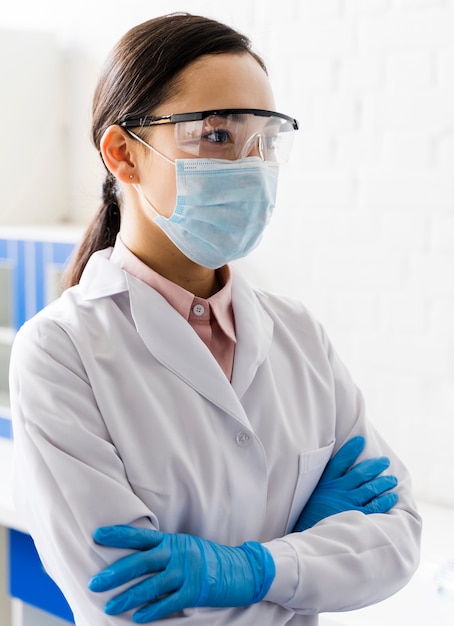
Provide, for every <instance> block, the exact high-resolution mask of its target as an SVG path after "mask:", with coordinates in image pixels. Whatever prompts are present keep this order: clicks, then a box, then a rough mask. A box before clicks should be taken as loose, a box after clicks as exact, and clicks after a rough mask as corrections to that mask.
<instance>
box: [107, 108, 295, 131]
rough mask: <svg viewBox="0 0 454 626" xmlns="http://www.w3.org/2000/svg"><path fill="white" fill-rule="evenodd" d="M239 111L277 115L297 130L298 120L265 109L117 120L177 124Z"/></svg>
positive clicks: (132, 123)
mask: <svg viewBox="0 0 454 626" xmlns="http://www.w3.org/2000/svg"><path fill="white" fill-rule="evenodd" d="M240 113H249V114H251V115H257V116H259V117H279V118H281V119H283V120H285V121H286V122H289V123H290V124H291V125H292V127H293V129H294V130H298V128H299V124H298V121H297V120H296V119H295V118H293V117H289V116H288V115H284V114H283V113H276V111H267V110H266V109H214V110H212V111H197V112H195V113H171V114H170V115H149V116H146V117H134V118H131V119H124V120H123V121H121V122H119V125H120V126H122V127H123V128H137V127H139V126H158V125H160V124H178V122H197V121H200V120H204V119H206V118H207V117H210V116H211V115H219V116H220V117H226V116H228V115H235V114H240Z"/></svg>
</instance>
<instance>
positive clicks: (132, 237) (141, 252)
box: [120, 222, 222, 299]
mask: <svg viewBox="0 0 454 626" xmlns="http://www.w3.org/2000/svg"><path fill="white" fill-rule="evenodd" d="M150 226H151V228H150ZM142 233H143V231H142ZM147 235H148V236H147V237H144V236H143V234H142V236H141V237H138V236H136V234H135V233H134V232H132V233H131V232H130V231H129V229H128V228H127V226H126V224H124V223H123V222H122V227H121V229H120V236H121V239H122V241H123V243H124V244H125V246H127V247H128V248H129V250H131V252H132V253H133V254H135V255H136V257H137V258H138V259H140V260H141V261H142V263H145V264H146V265H148V267H151V269H153V270H154V271H155V272H157V273H158V274H161V276H164V278H167V280H170V281H172V282H173V283H175V284H176V285H178V286H179V287H183V289H186V291H189V292H190V293H193V294H194V295H195V296H198V297H199V298H204V299H207V298H209V297H210V296H212V295H213V294H215V293H217V292H218V291H219V290H220V289H221V288H222V284H220V281H219V280H218V277H217V274H216V270H212V269H209V268H207V267H203V266H201V265H197V263H194V262H193V261H191V260H190V259H188V258H187V257H186V256H185V255H184V254H183V253H182V252H181V251H180V250H179V249H178V248H177V247H176V246H175V245H174V244H173V243H172V242H171V241H170V239H169V238H168V237H167V235H166V234H165V233H164V232H163V231H162V230H161V229H160V228H159V226H157V225H156V224H151V225H149V228H148V233H147Z"/></svg>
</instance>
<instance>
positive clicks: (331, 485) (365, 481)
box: [293, 437, 398, 532]
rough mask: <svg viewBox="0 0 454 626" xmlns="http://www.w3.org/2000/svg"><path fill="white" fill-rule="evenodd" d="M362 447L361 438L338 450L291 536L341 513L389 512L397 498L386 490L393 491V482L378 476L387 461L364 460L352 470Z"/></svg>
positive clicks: (384, 459) (356, 438)
mask: <svg viewBox="0 0 454 626" xmlns="http://www.w3.org/2000/svg"><path fill="white" fill-rule="evenodd" d="M365 445H366V440H365V439H364V437H353V439H350V440H349V441H347V443H345V444H344V445H343V446H342V447H341V448H339V450H338V451H337V453H336V454H335V455H334V456H333V458H332V459H331V460H330V461H329V462H328V464H327V466H326V468H325V471H324V472H323V474H322V476H321V478H320V480H319V482H318V484H317V486H316V488H315V490H314V491H313V493H312V495H311V497H310V498H309V500H308V502H307V504H306V506H305V507H304V509H303V511H302V512H301V515H300V516H299V518H298V521H297V522H296V524H295V527H294V529H293V532H297V531H301V530H307V529H308V528H312V526H314V525H315V524H316V523H317V522H319V521H320V520H322V519H324V518H325V517H329V516H330V515H335V514H336V513H342V512H343V511H362V512H363V513H366V514H369V513H387V512H388V511H389V510H390V509H392V507H393V506H394V505H395V504H396V502H397V500H398V496H397V494H396V493H394V492H392V491H391V492H390V491H389V490H391V489H394V487H396V485H397V482H398V481H397V478H396V477H395V476H380V474H381V473H382V472H383V471H384V470H386V469H387V468H388V467H389V465H390V461H389V459H388V458H387V457H378V458H375V459H368V460H367V461H362V462H361V463H358V464H357V465H355V466H354V467H352V465H353V463H354V462H355V461H356V459H357V458H358V456H359V455H360V454H361V452H362V451H363V450H364V446H365ZM386 492H388V493H386Z"/></svg>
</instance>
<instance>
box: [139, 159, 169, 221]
mask: <svg viewBox="0 0 454 626" xmlns="http://www.w3.org/2000/svg"><path fill="white" fill-rule="evenodd" d="M156 161H157V159H155V161H154V163H153V165H152V166H151V168H150V173H149V175H148V176H147V180H146V182H145V181H144V183H143V190H144V192H145V194H146V196H147V198H148V200H149V201H150V202H151V204H152V205H153V206H154V207H155V209H156V210H157V211H158V213H160V214H161V215H163V216H164V217H170V216H171V215H172V213H173V210H174V209H175V202H176V195H177V186H176V177H175V167H174V166H173V165H171V164H170V163H166V162H164V163H162V164H161V163H157V162H156Z"/></svg>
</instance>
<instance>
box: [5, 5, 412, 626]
mask: <svg viewBox="0 0 454 626" xmlns="http://www.w3.org/2000/svg"><path fill="white" fill-rule="evenodd" d="M297 127H298V124H297V122H296V120H294V119H293V118H291V117H288V116H287V115H283V114H281V113H277V112H275V103H274V99H273V94H272V90H271V87H270V84H269V81H268V77H267V73H266V70H265V67H264V65H263V62H262V61H261V59H260V58H259V57H258V56H257V55H256V54H255V53H253V52H252V51H251V48H250V42H249V41H248V40H247V39H246V38H245V37H244V36H242V35H240V34H238V33H237V32H235V31H233V30H232V29H231V28H229V27H227V26H225V25H223V24H220V23H218V22H216V21H213V20H209V19H206V18H202V17H196V16H192V15H188V14H175V15H170V16H165V17H162V18H158V19H154V20H151V21H148V22H146V23H144V24H141V25H139V26H137V27H135V28H133V29H132V30H131V31H129V32H128V33H127V34H126V35H125V36H124V37H123V38H122V39H121V40H120V42H119V43H118V45H117V46H116V48H115V49H114V50H113V52H112V54H111V56H110V58H109V60H108V62H107V64H106V65H105V68H104V71H103V74H102V76H101V78H100V81H99V83H98V86H97V89H96V92H95V97H94V104H93V140H94V143H95V146H96V147H97V149H98V150H99V152H100V155H101V157H102V160H103V162H104V164H105V166H106V170H107V174H106V180H105V183H104V187H103V194H104V198H103V204H102V206H101V209H100V212H99V214H98V215H97V217H96V218H95V220H94V222H93V224H92V225H91V226H90V228H89V230H88V232H87V234H86V236H85V238H84V240H83V242H82V244H81V246H80V248H79V251H78V253H77V255H76V257H75V259H74V262H73V264H72V267H71V273H70V276H69V282H70V286H71V287H70V288H69V289H67V290H66V291H65V292H64V293H63V295H62V296H61V298H59V299H58V300H57V301H56V302H54V303H53V304H51V305H50V306H49V307H47V308H46V309H45V310H43V311H42V312H41V313H39V314H38V315H37V316H36V317H34V318H33V319H32V320H30V321H29V322H27V323H26V324H25V325H24V326H23V328H22V329H21V330H20V332H19V333H18V335H17V338H16V341H15V344H14V348H13V353H12V359H11V396H12V413H13V427H14V440H15V450H16V453H15V472H14V483H15V493H16V504H17V508H18V510H19V511H20V513H21V514H22V515H23V517H24V520H26V523H27V526H28V528H29V530H30V533H31V534H32V536H33V538H34V540H35V542H36V545H37V548H38V551H39V553H40V556H41V558H42V561H43V564H44V566H45V568H46V569H47V571H48V572H49V574H50V575H51V576H52V577H53V578H54V579H55V581H56V582H57V584H58V585H59V586H60V588H61V589H62V591H63V593H64V594H65V596H66V598H67V600H68V602H69V604H70V606H71V608H72V610H73V612H74V616H75V620H76V623H77V625H78V626H114V625H115V626H116V625H120V624H123V625H126V624H131V623H132V621H135V622H139V623H141V622H151V621H156V620H158V621H162V623H164V620H165V623H166V624H168V625H169V626H170V625H171V624H182V623H184V624H188V625H190V624H194V625H197V626H203V625H207V626H208V625H210V626H214V625H215V624H216V625H217V626H221V625H227V624H236V625H238V626H240V625H241V626H246V625H248V626H252V625H254V626H256V625H260V626H283V625H284V624H288V625H290V624H291V625H294V626H297V625H299V626H308V625H314V624H317V623H318V617H317V615H318V614H319V613H320V612H324V611H345V610H350V609H354V608H357V607H362V606H365V605H367V604H371V603H374V602H377V601H379V600H381V599H383V598H385V597H387V596H389V595H390V594H392V593H394V592H395V591H397V590H398V589H399V588H401V587H402V586H403V585H404V584H405V583H406V582H407V581H408V580H409V578H410V576H411V575H412V573H413V572H414V570H415V567H416V565H417V561H418V546H419V533H420V520H419V517H418V515H417V513H416V511H415V507H414V503H413V500H412V496H411V493H410V481H409V477H408V474H407V471H406V469H405V468H404V467H403V465H402V463H401V462H400V460H399V459H398V458H397V457H396V455H395V454H394V453H393V452H392V451H391V450H390V449H389V447H388V446H387V445H386V443H385V442H384V441H383V440H382V439H381V437H380V436H379V435H378V434H377V433H376V432H375V430H374V429H373V427H372V426H371V424H370V423H369V422H368V421H367V419H366V416H365V410H364V404H363V399H362V396H361V394H360V392H359V391H358V389H357V388H356V386H355V385H354V383H353V382H352V380H351V378H350V376H349V374H348V372H347V371H346V369H345V367H344V366H343V364H342V363H341V361H340V360H339V358H338V356H337V355H336V353H335V351H334V350H333V348H332V346H331V344H330V342H329V339H328V338H327V336H326V334H325V332H324V331H323V329H322V328H321V327H320V325H319V324H318V323H317V321H315V320H314V319H313V318H312V317H311V315H310V314H309V313H308V311H307V310H306V308H305V307H304V306H303V305H302V304H300V303H298V302H294V301H292V300H291V299H287V298H282V297H277V296H275V295H272V294H270V293H266V292H264V291H259V290H256V289H253V288H252V287H251V286H250V285H249V284H248V283H247V282H246V280H245V279H244V278H243V277H242V276H241V275H240V274H239V273H238V271H237V270H235V269H234V268H233V267H231V266H230V265H229V263H230V262H231V261H233V260H234V259H237V258H239V257H243V256H245V255H247V254H248V252H249V251H250V250H252V249H253V248H254V247H255V246H256V245H257V243H258V242H259V240H260V238H261V236H262V232H263V230H264V228H265V226H266V224H267V223H268V221H269V219H270V215H271V212H272V210H273V207H274V202H275V196H276V183H277V178H278V168H279V163H281V162H284V161H285V160H286V159H287V158H288V155H289V149H290V146H291V140H292V136H293V134H294V132H295V130H296V129H297ZM363 448H364V450H363ZM361 455H362V459H361V460H360V461H359V462H358V463H357V464H356V465H354V462H356V460H357V459H358V458H359V457H360V456H361ZM364 459H368V460H364ZM387 459H388V460H387ZM388 465H389V473H388V471H387V467H388ZM352 466H353V467H352ZM397 481H398V485H397ZM396 485H397V486H396ZM183 619H184V622H183V621H181V620H183Z"/></svg>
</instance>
